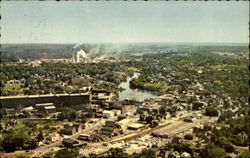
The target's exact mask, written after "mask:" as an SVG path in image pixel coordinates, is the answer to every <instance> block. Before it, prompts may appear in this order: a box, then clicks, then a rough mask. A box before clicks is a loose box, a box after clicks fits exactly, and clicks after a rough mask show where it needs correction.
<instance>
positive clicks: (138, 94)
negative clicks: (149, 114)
mask: <svg viewBox="0 0 250 158" xmlns="http://www.w3.org/2000/svg"><path fill="white" fill-rule="evenodd" d="M139 75H140V73H134V75H133V76H132V77H128V78H127V82H122V83H121V84H120V85H119V87H121V88H124V89H125V90H124V91H122V92H120V94H119V100H120V101H123V100H125V99H131V98H139V99H146V98H149V97H151V96H153V94H152V93H150V92H147V91H141V90H138V89H131V88H130V87H129V81H131V80H132V79H133V78H138V77H139Z"/></svg>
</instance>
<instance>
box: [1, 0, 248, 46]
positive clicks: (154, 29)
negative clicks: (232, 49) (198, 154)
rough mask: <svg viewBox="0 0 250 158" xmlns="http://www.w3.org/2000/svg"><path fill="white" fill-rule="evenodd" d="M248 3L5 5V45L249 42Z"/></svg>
mask: <svg viewBox="0 0 250 158" xmlns="http://www.w3.org/2000/svg"><path fill="white" fill-rule="evenodd" d="M248 5H249V2H231V1H229V2H228V1H225V2H218V1H217V2H198V1H197V2H194V1H188V2H185V1H182V2H176V1H172V2H168V1H161V2H159V1H158V2H152V1H151V2H144V1H140V2H133V1H130V2H129V1H124V2H110V1H103V2H100V1H91V2H89V1H76V2H74V1H73V2H72V1H71V2H67V1H66V2H65V1H64V2H61V1H59V2H56V1H22V2H18V1H10V2H1V11H0V13H1V17H2V20H1V43H100V42H101V43H133V42H194V43H196V42H213V43H216V42H223V43H248V42H249V37H248V35H249V25H248V22H249V7H248Z"/></svg>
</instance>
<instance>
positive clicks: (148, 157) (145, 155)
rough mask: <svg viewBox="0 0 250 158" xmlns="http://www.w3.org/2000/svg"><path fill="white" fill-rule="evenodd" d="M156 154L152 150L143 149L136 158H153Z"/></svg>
mask: <svg viewBox="0 0 250 158" xmlns="http://www.w3.org/2000/svg"><path fill="white" fill-rule="evenodd" d="M155 157H156V152H155V151H153V150H152V149H143V150H142V152H141V153H140V154H139V155H138V158H155Z"/></svg>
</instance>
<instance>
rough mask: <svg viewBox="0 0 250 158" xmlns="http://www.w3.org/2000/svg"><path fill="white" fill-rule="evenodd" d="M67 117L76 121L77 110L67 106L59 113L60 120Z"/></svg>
mask: <svg viewBox="0 0 250 158" xmlns="http://www.w3.org/2000/svg"><path fill="white" fill-rule="evenodd" d="M66 119H67V120H68V121H75V120H76V119H77V113H76V111H75V110H73V109H71V108H65V110H64V111H62V112H61V114H59V116H58V120H60V121H63V120H66Z"/></svg>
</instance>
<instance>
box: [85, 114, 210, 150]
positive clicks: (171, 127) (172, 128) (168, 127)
mask: <svg viewBox="0 0 250 158" xmlns="http://www.w3.org/2000/svg"><path fill="white" fill-rule="evenodd" d="M208 121H214V118H209V117H206V116H204V117H203V118H202V119H199V120H196V121H195V122H185V121H182V120H172V121H170V122H172V123H171V124H170V122H168V123H166V124H165V125H163V126H162V127H160V128H159V127H156V128H147V129H144V130H141V131H140V132H134V133H131V134H128V135H122V136H117V137H113V138H112V139H110V140H107V141H104V142H101V143H91V144H88V146H89V147H90V148H91V150H92V152H93V151H95V152H97V151H98V153H99V154H100V153H104V152H106V151H108V150H109V148H110V147H109V145H108V146H103V144H109V143H114V142H119V141H124V140H127V139H129V138H135V137H140V136H143V135H147V134H150V133H152V132H159V133H165V132H166V133H167V134H168V135H169V136H174V135H176V134H179V133H181V132H184V131H186V130H188V129H191V128H193V127H195V126H196V125H198V124H202V123H204V122H208ZM166 142H167V141H166ZM82 152H83V153H84V152H85V151H82ZM85 153H86V152H85ZM90 153H91V152H90Z"/></svg>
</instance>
